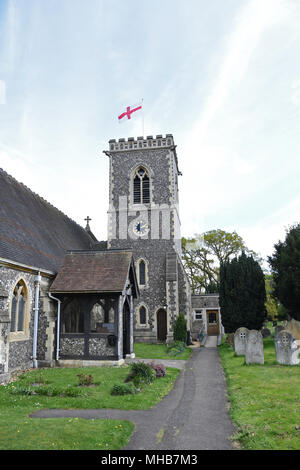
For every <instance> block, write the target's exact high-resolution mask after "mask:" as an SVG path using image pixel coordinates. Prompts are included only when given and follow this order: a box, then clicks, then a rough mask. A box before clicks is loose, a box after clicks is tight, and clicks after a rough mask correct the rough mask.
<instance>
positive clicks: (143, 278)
mask: <svg viewBox="0 0 300 470" xmlns="http://www.w3.org/2000/svg"><path fill="white" fill-rule="evenodd" d="M139 281H140V282H139V284H140V286H144V285H145V284H146V265H145V261H144V260H141V261H140V263H139Z"/></svg>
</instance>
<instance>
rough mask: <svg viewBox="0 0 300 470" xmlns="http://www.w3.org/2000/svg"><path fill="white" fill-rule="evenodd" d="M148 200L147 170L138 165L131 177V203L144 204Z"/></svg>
mask: <svg viewBox="0 0 300 470" xmlns="http://www.w3.org/2000/svg"><path fill="white" fill-rule="evenodd" d="M148 202H150V179H149V175H148V173H147V171H146V170H145V169H144V168H143V167H139V168H138V169H137V170H136V172H135V173H134V177H133V203H134V204H146V203H148Z"/></svg>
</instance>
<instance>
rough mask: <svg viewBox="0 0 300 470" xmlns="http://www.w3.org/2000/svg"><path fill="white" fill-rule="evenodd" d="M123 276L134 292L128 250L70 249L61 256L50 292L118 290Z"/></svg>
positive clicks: (122, 282)
mask: <svg viewBox="0 0 300 470" xmlns="http://www.w3.org/2000/svg"><path fill="white" fill-rule="evenodd" d="M127 280H130V282H131V285H132V286H133V295H134V296H135V297H137V296H138V294H139V292H138V286H137V282H136V275H135V268H134V262H133V256H132V251H131V250H105V251H70V252H68V253H67V254H66V255H65V257H64V260H63V263H62V266H61V268H60V269H59V271H58V273H57V276H56V278H55V279H54V281H53V283H52V285H51V287H50V292H51V293H57V294H58V293H105V292H107V293H110V292H114V293H118V292H120V293H121V292H123V290H124V288H125V287H126V282H127Z"/></svg>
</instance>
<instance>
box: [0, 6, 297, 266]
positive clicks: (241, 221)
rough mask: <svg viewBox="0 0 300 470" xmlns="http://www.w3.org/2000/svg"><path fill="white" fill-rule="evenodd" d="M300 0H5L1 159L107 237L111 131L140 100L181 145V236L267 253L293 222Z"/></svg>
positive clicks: (0, 53)
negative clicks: (225, 239) (229, 235)
mask: <svg viewBox="0 0 300 470" xmlns="http://www.w3.org/2000/svg"><path fill="white" fill-rule="evenodd" d="M299 24H300V1H299V0H209V1H208V0H159V1H158V0H87V1H83V0H0V166H1V167H2V168H3V169H4V170H5V171H7V172H8V173H10V174H11V175H12V176H14V177H15V178H16V179H18V180H19V181H21V182H23V183H24V184H26V185H27V186H28V187H30V188H31V189H32V190H33V191H35V192H36V193H38V194H39V195H40V196H42V197H44V198H45V199H46V200H48V201H49V202H50V203H51V204H53V205H54V206H56V207H57V208H59V209H60V210H62V211H63V212H64V213H65V214H67V215H68V216H69V217H70V218H72V219H73V220H75V221H76V222H78V223H79V224H81V225H83V226H84V225H85V222H84V218H85V217H86V216H87V215H89V216H90V217H91V218H92V222H91V229H92V230H93V231H94V233H95V235H96V236H97V238H98V239H99V240H103V239H106V238H107V230H106V229H107V209H108V176H109V174H108V170H109V167H108V159H107V157H106V156H105V155H104V154H103V152H102V151H103V150H105V149H108V140H109V139H112V138H115V139H118V138H120V137H124V138H127V137H137V136H141V135H142V133H143V127H142V119H141V117H138V116H136V119H134V120H132V122H127V123H125V124H121V125H120V124H119V123H118V119H117V116H118V115H119V114H120V113H121V112H122V111H124V110H125V108H126V106H128V105H134V104H136V103H138V102H139V101H140V100H141V99H143V106H144V112H143V114H144V135H145V136H147V135H154V136H155V135H156V134H166V133H171V134H173V136H174V140H175V144H176V145H177V153H178V159H179V168H180V170H181V172H182V173H183V175H182V176H180V180H179V183H180V214H181V224H182V235H184V236H186V237H189V236H193V235H194V234H195V233H202V232H204V231H207V230H213V229H218V228H220V229H223V230H227V231H233V230H236V231H237V233H238V234H240V235H241V236H242V237H243V238H244V240H245V243H246V244H247V246H248V247H249V248H250V249H252V250H255V251H257V252H259V253H261V255H262V256H264V257H265V256H267V255H270V254H271V253H272V251H273V246H274V243H276V242H277V241H278V240H279V239H284V237H285V229H286V228H287V227H288V226H289V225H291V224H293V223H295V222H300V213H299V209H300V184H299V175H300V132H299V131H300V27H299Z"/></svg>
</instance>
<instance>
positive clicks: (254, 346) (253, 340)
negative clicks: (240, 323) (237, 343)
mask: <svg viewBox="0 0 300 470" xmlns="http://www.w3.org/2000/svg"><path fill="white" fill-rule="evenodd" d="M245 361H246V364H264V344H263V337H262V334H261V332H260V331H256V330H250V331H249V332H248V335H247V341H246V353H245Z"/></svg>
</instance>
